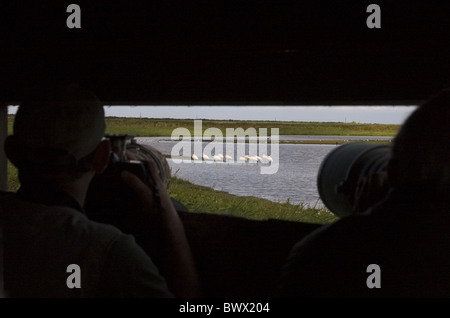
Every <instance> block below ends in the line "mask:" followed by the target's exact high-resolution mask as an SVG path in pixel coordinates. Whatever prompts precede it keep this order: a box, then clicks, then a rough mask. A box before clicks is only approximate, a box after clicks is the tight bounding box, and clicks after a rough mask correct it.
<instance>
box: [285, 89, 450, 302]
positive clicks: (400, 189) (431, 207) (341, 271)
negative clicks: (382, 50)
mask: <svg viewBox="0 0 450 318" xmlns="http://www.w3.org/2000/svg"><path fill="white" fill-rule="evenodd" d="M449 120H450V90H448V89H447V90H443V91H441V92H439V93H438V94H437V95H436V96H433V97H432V98H430V100H429V101H427V102H425V103H424V104H422V105H420V106H419V107H418V108H417V109H416V110H415V111H414V112H413V113H412V114H411V115H410V116H409V117H408V118H407V119H406V121H405V122H404V123H403V124H402V126H401V128H400V130H399V132H398V134H397V135H396V136H395V138H394V141H393V147H392V148H391V156H390V159H388V164H387V182H388V183H389V186H390V190H389V192H388V194H387V196H386V198H385V199H384V200H382V201H380V202H378V203H376V204H374V205H372V206H371V207H369V208H367V210H366V211H364V212H361V213H357V214H353V215H351V216H347V217H343V218H341V219H340V220H338V221H336V222H334V223H332V224H328V225H324V226H322V227H320V228H319V229H317V230H316V231H314V232H312V233H311V234H309V235H308V236H307V237H305V238H303V239H302V240H300V241H299V242H298V243H297V244H296V245H295V246H294V247H293V249H292V251H291V253H290V255H289V257H288V259H287V261H286V264H285V266H284V268H283V271H282V275H281V278H280V282H279V291H280V294H279V296H280V297H290V298H294V297H327V298H329V297H337V298H343V297H351V298H356V297H365V298H369V297H370V298H372V297H383V298H388V297H389V298H394V297H397V298H398V297H400V298H448V297H450V272H449V268H450V253H449V249H450V235H449V233H450V213H449V212H450V211H449V209H450V208H449V207H450V143H449V139H450V129H449V126H448V122H449Z"/></svg>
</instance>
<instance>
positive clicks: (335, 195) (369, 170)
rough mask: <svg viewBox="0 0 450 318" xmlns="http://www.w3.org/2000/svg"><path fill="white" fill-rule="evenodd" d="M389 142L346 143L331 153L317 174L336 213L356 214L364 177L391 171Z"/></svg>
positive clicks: (322, 194)
mask: <svg viewBox="0 0 450 318" xmlns="http://www.w3.org/2000/svg"><path fill="white" fill-rule="evenodd" d="M390 156H391V153H390V146H389V145H373V144H366V143H357V142H355V143H348V144H343V145H341V146H339V147H337V148H336V149H334V150H332V151H331V152H329V153H328V155H327V156H326V157H325V158H324V160H323V161H322V163H321V165H320V168H319V173H318V176H317V188H318V191H319V195H320V198H321V199H322V202H323V203H324V204H325V206H326V207H327V208H328V209H329V210H330V211H331V212H332V213H333V214H335V215H336V216H338V217H345V216H349V215H352V214H355V213H356V212H355V211H354V205H355V202H356V199H357V198H356V197H357V194H358V193H359V191H360V190H361V189H360V186H361V184H362V181H363V180H364V179H365V178H366V177H369V176H370V175H372V174H374V173H381V172H386V171H387V165H388V161H389V158H390Z"/></svg>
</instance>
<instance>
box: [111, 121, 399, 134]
mask: <svg viewBox="0 0 450 318" xmlns="http://www.w3.org/2000/svg"><path fill="white" fill-rule="evenodd" d="M106 127H107V132H108V133H114V134H132V135H134V136H136V137H147V136H148V137H153V136H171V135H172V131H173V130H174V129H175V128H179V127H184V128H187V129H188V130H189V131H190V132H191V136H193V135H194V120H192V119H150V118H121V117H107V118H106ZM212 127H215V128H219V129H220V130H221V131H222V133H223V134H226V128H239V127H240V128H243V129H244V130H245V129H247V128H251V127H252V128H255V129H256V131H257V132H259V129H260V128H267V134H268V135H270V128H279V134H280V135H336V136H394V135H395V134H396V133H397V131H398V129H399V128H400V125H391V124H359V123H339V122H337V123H336V122H293V121H291V122H284V121H283V122H281V121H236V120H203V121H202V128H203V131H204V130H205V129H207V128H212Z"/></svg>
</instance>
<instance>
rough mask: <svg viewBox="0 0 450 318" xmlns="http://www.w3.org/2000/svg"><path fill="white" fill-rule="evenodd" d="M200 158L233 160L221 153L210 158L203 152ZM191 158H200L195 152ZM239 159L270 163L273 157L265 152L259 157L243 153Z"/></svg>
mask: <svg viewBox="0 0 450 318" xmlns="http://www.w3.org/2000/svg"><path fill="white" fill-rule="evenodd" d="M201 158H202V159H201V160H203V161H205V160H210V161H222V162H224V161H233V157H231V156H230V155H225V156H224V155H222V154H217V155H214V156H213V157H212V158H210V157H209V156H208V155H205V154H203V156H202V157H201ZM191 159H192V160H200V158H199V157H198V156H197V155H195V154H193V155H192V156H191ZM239 161H242V162H252V163H259V162H261V163H270V162H273V159H272V157H271V156H267V155H265V154H264V155H262V156H261V157H260V156H249V155H245V156H243V157H240V158H239Z"/></svg>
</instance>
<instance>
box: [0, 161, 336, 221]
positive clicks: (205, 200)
mask: <svg viewBox="0 0 450 318" xmlns="http://www.w3.org/2000/svg"><path fill="white" fill-rule="evenodd" d="M19 186H20V184H19V181H18V177H17V169H16V168H15V167H14V166H13V165H12V164H11V163H10V162H8V190H9V191H16V190H17V189H18V188H19ZM169 194H170V195H171V196H172V197H173V198H174V199H176V200H178V201H180V202H181V203H183V204H184V205H185V206H186V207H187V208H188V209H189V210H190V211H192V212H204V213H215V214H229V215H234V216H239V217H245V218H248V219H254V220H265V219H269V218H270V219H282V220H290V221H298V222H307V223H316V224H325V223H330V222H333V221H335V220H337V217H336V216H334V215H333V214H331V213H330V212H329V211H327V210H326V209H325V208H319V207H318V208H315V207H310V206H306V205H301V204H300V205H292V204H290V203H276V202H272V201H269V200H265V199H260V198H256V197H250V196H247V197H240V196H236V195H232V194H229V193H226V192H223V191H215V190H213V189H211V188H208V187H203V186H199V185H195V184H192V183H190V182H188V181H184V180H181V179H178V178H176V177H172V180H171V183H170V186H169Z"/></svg>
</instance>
